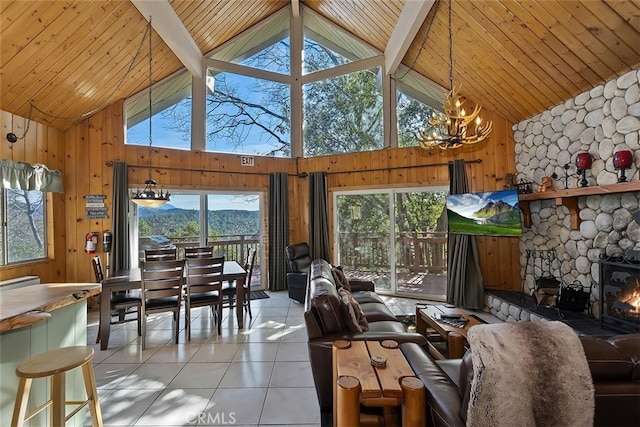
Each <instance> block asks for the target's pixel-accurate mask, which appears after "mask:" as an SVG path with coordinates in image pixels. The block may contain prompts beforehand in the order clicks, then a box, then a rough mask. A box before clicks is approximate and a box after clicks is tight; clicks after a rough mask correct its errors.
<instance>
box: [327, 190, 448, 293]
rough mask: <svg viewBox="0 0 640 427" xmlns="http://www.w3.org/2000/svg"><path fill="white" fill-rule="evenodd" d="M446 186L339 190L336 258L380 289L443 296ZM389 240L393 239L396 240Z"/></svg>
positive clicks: (350, 272) (353, 274) (352, 273)
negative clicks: (364, 190) (356, 190)
mask: <svg viewBox="0 0 640 427" xmlns="http://www.w3.org/2000/svg"><path fill="white" fill-rule="evenodd" d="M446 195H447V191H446V189H443V188H434V189H431V188H428V189H420V190H419V191H416V190H413V189H398V190H379V191H377V192H376V191H369V192H355V191H354V192H349V191H346V192H336V193H335V195H334V202H335V206H337V209H336V210H335V212H336V215H335V216H334V229H335V230H336V235H335V236H336V237H335V242H336V250H337V256H336V259H337V261H338V263H339V264H340V265H342V266H343V267H344V268H345V271H346V272H347V275H348V276H349V277H350V278H359V279H365V280H372V281H373V282H374V283H375V285H376V292H380V293H384V294H397V295H402V296H411V297H417V298H425V299H435V300H444V299H445V296H446V283H447V222H446V209H445V196H446ZM391 242H394V243H393V244H392V243H391Z"/></svg>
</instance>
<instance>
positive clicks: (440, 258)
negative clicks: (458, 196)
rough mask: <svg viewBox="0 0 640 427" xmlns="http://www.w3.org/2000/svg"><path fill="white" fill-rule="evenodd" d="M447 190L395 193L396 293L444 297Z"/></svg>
mask: <svg viewBox="0 0 640 427" xmlns="http://www.w3.org/2000/svg"><path fill="white" fill-rule="evenodd" d="M446 194H447V192H446V191H416V192H410V191H404V192H395V193H394V213H395V230H394V232H395V260H396V262H395V289H396V294H397V295H402V296H414V297H421V298H429V299H436V300H440V299H444V297H445V296H446V285H447V222H446V209H445V196H446Z"/></svg>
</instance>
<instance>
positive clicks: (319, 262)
mask: <svg viewBox="0 0 640 427" xmlns="http://www.w3.org/2000/svg"><path fill="white" fill-rule="evenodd" d="M318 277H323V278H325V279H327V280H330V281H331V283H333V286H335V285H336V281H335V279H334V278H333V273H332V272H331V264H329V263H328V262H327V261H325V260H323V259H316V260H314V261H313V262H312V263H311V266H310V267H309V278H310V279H311V280H313V279H316V278H318Z"/></svg>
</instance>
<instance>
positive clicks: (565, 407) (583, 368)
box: [467, 321, 595, 427]
mask: <svg viewBox="0 0 640 427" xmlns="http://www.w3.org/2000/svg"><path fill="white" fill-rule="evenodd" d="M467 338H468V341H469V345H470V346H471V349H472V351H473V375H474V376H473V381H472V383H471V395H470V398H469V407H468V411H467V426H470V427H487V426H491V427H501V426H504V427H513V426H518V427H529V426H531V427H533V426H539V427H553V426H557V427H565V426H566V427H573V426H576V427H578V426H580V427H582V426H585V427H586V426H592V425H593V416H594V414H593V413H594V405H595V404H594V391H593V382H592V380H591V372H590V371H589V365H588V364H587V359H586V357H585V355H584V350H583V348H582V345H581V344H580V339H579V338H578V336H577V335H576V334H575V332H574V331H573V329H571V328H570V327H569V326H567V325H565V324H564V323H562V322H547V321H539V322H538V321H536V322H519V323H500V324H489V325H477V326H474V327H472V328H470V329H469V334H468V337H467Z"/></svg>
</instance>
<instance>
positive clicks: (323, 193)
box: [309, 172, 329, 262]
mask: <svg viewBox="0 0 640 427" xmlns="http://www.w3.org/2000/svg"><path fill="white" fill-rule="evenodd" d="M326 182H327V176H326V174H325V173H324V172H313V173H312V174H310V175H309V250H310V251H311V259H318V258H322V259H324V260H327V262H329V226H328V221H327V215H328V213H327V184H326Z"/></svg>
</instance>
